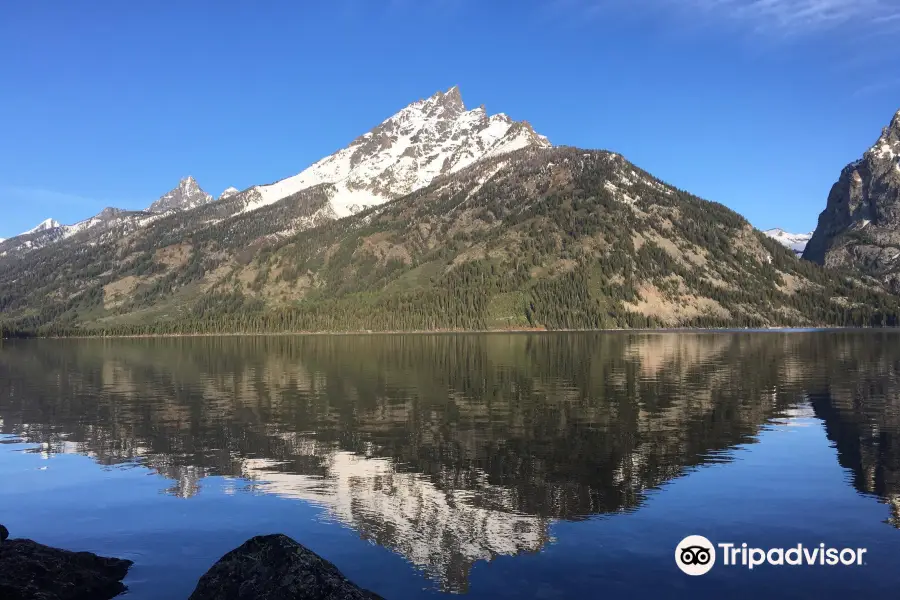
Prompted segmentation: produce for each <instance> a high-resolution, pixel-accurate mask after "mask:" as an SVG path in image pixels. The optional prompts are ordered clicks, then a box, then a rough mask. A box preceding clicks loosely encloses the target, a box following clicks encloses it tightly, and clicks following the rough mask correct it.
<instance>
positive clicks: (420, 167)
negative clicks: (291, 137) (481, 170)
mask: <svg viewBox="0 0 900 600" xmlns="http://www.w3.org/2000/svg"><path fill="white" fill-rule="evenodd" d="M526 146H536V147H549V146H550V142H549V141H548V140H547V138H546V137H544V136H542V135H538V134H537V133H535V132H534V130H533V129H532V128H531V126H530V125H528V123H525V122H516V121H513V120H512V119H510V118H509V117H507V116H506V115H505V114H502V113H500V114H496V115H492V116H488V114H487V113H486V111H485V109H484V107H479V108H476V109H473V110H466V107H465V105H464V104H463V101H462V97H461V95H460V93H459V89H458V88H456V87H453V88H450V89H449V90H447V92H438V93H437V94H435V95H433V96H431V97H430V98H427V99H425V100H419V101H418V102H414V103H413V104H410V105H409V106H407V107H406V108H404V109H403V110H401V111H400V112H398V113H397V114H395V115H394V116H392V117H390V118H389V119H387V120H386V121H384V122H383V123H381V125H379V126H378V127H376V128H375V129H373V130H372V131H370V132H368V133H366V134H365V135H363V136H361V137H359V138H357V139H356V140H355V141H353V142H352V143H351V144H350V145H349V146H347V147H346V148H344V149H342V150H339V151H338V152H336V153H334V154H332V155H330V156H327V157H325V158H323V159H322V160H320V161H318V162H316V163H315V164H313V165H312V166H310V167H309V168H307V169H306V170H304V171H303V172H301V173H300V174H298V175H294V176H293V177H288V178H287V179H282V180H281V181H278V182H276V183H273V184H269V185H261V186H256V187H254V188H251V190H250V191H249V193H248V194H247V197H246V200H247V203H246V204H245V206H244V209H243V211H242V212H249V211H252V210H256V209H257V208H260V207H262V206H266V205H269V204H273V203H275V202H278V201H279V200H281V199H283V198H286V197H288V196H290V195H292V194H295V193H297V192H299V191H301V190H304V189H307V188H310V187H313V186H316V185H321V184H325V183H328V184H332V185H333V186H334V188H333V191H332V192H331V194H332V197H331V208H332V210H333V212H334V214H335V215H336V216H337V217H344V216H347V215H349V214H352V213H353V212H355V211H356V210H359V209H361V208H365V207H366V206H374V205H377V204H382V203H384V202H386V201H388V200H390V199H392V198H396V197H399V196H402V195H404V194H408V193H410V192H412V191H415V190H417V189H419V188H422V187H425V186H427V185H428V184H430V183H431V182H432V181H433V180H434V178H435V177H437V176H438V175H442V174H446V173H454V172H456V171H459V170H461V169H463V168H465V167H467V166H469V165H471V164H473V163H474V162H476V161H478V160H480V159H482V158H486V157H489V156H496V155H498V154H503V153H507V152H512V151H514V150H518V149H520V148H524V147H526Z"/></svg>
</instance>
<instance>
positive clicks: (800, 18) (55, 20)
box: [0, 0, 900, 237]
mask: <svg viewBox="0 0 900 600" xmlns="http://www.w3.org/2000/svg"><path fill="white" fill-rule="evenodd" d="M263 5H264V6H263ZM898 33H900V3H897V2H896V1H895V0H545V1H537V0H517V1H505V0H495V1H490V2H489V1H486V0H383V1H378V0H329V1H322V2H315V1H304V2H293V1H292V2H287V1H283V2H276V1H272V2H245V1H241V2H238V1H226V0H221V1H216V2H214V1H208V2H192V1H188V0H184V1H181V2H168V1H159V2H153V3H148V2H143V3H134V2H119V1H111V0H107V1H102V0H98V1H94V2H90V3H82V2H70V1H68V0H66V1H63V0H56V1H53V0H47V1H43V2H11V3H7V4H6V5H5V6H4V8H3V10H2V17H0V55H2V56H4V57H7V58H6V60H3V61H0V81H2V82H3V85H2V90H3V91H2V93H0V111H2V114H3V115H4V119H3V121H2V128H0V237H8V236H10V235H14V234H17V233H19V232H21V231H23V230H25V229H28V228H30V227H31V226H33V225H34V224H36V223H37V222H39V221H41V220H43V219H45V218H47V217H53V218H56V219H57V220H59V221H62V222H66V223H71V222H75V221H78V220H80V219H82V218H86V217H88V216H90V215H93V214H95V213H97V212H98V211H99V210H100V209H102V208H103V207H104V206H108V205H112V206H117V207H122V208H140V207H144V206H147V205H149V204H150V202H152V201H153V200H154V199H156V198H157V197H159V196H160V195H161V194H163V193H164V192H166V191H167V190H169V189H170V188H172V187H174V186H175V185H176V184H177V182H178V180H179V179H180V178H181V177H183V176H186V175H193V176H194V177H196V178H197V180H198V181H199V183H200V185H201V186H202V187H203V188H204V189H206V190H207V191H208V192H210V193H212V194H215V195H218V194H219V193H220V192H221V191H222V190H223V189H224V188H226V187H228V186H232V185H233V186H235V187H238V188H245V187H248V186H250V185H253V184H257V183H267V182H271V181H275V180H278V179H281V178H283V177H287V176H289V175H292V174H295V173H297V172H299V171H301V170H302V169H303V168H305V167H306V166H308V165H309V164H310V163H312V162H314V161H316V160H318V159H319V158H321V157H323V156H325V155H327V154H330V153H331V152H333V151H334V150H336V149H338V148H340V147H343V146H345V145H346V144H347V143H349V142H350V141H351V140H352V139H353V138H355V137H356V136H357V135H360V134H362V133H364V132H365V131H367V130H368V129H370V128H371V127H373V126H375V125H377V124H378V123H380V122H381V121H382V120H384V119H385V118H387V117H389V116H390V115H392V114H393V113H395V112H396V111H397V110H399V109H400V108H402V107H403V106H405V105H407V104H409V103H410V102H412V101H415V100H417V99H419V98H423V97H426V96H429V95H431V94H432V93H433V92H435V91H437V90H443V89H447V88H449V87H451V86H452V85H459V86H460V88H461V90H462V94H463V98H464V100H465V101H466V103H467V105H469V106H470V107H474V106H478V105H480V104H484V105H486V107H487V109H488V111H489V112H505V113H507V114H509V115H510V116H511V117H513V118H515V119H519V120H522V119H524V120H528V121H530V122H531V123H532V124H533V125H534V127H535V129H536V130H538V131H539V132H540V133H543V134H544V135H546V136H548V137H549V138H550V140H551V141H552V142H554V143H556V144H565V145H574V146H580V147H585V148H602V149H609V150H613V151H616V152H620V153H622V154H624V155H625V156H626V157H627V158H628V159H630V160H632V161H633V162H634V163H636V164H637V165H638V166H640V167H642V168H644V169H646V170H648V171H650V172H651V173H653V174H655V175H657V176H658V177H660V178H662V179H664V180H666V181H668V182H670V183H672V184H675V185H677V186H678V187H681V188H684V189H687V190H689V191H691V192H693V193H695V194H698V195H700V196H703V197H705V198H709V199H712V200H717V201H719V202H722V203H724V204H726V205H728V206H730V207H731V208H733V209H735V210H737V211H738V212H740V213H742V214H744V215H745V216H746V217H747V218H748V219H750V221H751V222H752V223H754V224H755V225H757V226H759V227H762V228H767V227H773V226H782V227H785V228H786V229H789V230H795V231H804V230H810V229H812V228H813V227H814V225H815V222H816V218H817V216H818V213H819V212H820V211H821V210H822V208H824V205H825V199H826V196H827V193H828V190H829V188H830V187H831V184H832V183H833V182H834V180H835V179H836V178H837V176H838V174H839V172H840V169H841V168H842V167H843V166H844V165H845V164H846V163H848V162H850V161H851V160H854V159H856V158H858V157H859V155H860V154H861V153H862V152H863V151H864V150H865V149H866V148H868V147H869V146H870V145H871V144H872V143H873V142H874V141H875V139H877V137H878V135H879V133H880V129H881V127H883V126H885V125H886V124H887V123H888V121H889V120H890V118H891V117H892V115H893V114H894V113H895V112H896V111H897V109H898V108H900V44H898V43H897V39H898Z"/></svg>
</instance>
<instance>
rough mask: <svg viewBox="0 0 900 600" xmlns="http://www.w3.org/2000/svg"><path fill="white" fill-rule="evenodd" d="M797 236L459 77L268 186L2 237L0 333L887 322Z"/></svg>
mask: <svg viewBox="0 0 900 600" xmlns="http://www.w3.org/2000/svg"><path fill="white" fill-rule="evenodd" d="M893 135H894V134H891V133H889V132H886V133H885V136H886V137H885V138H884V139H885V140H887V142H885V143H888V145H889V147H893V146H890V144H893V143H894V142H892V141H891V140H893V139H894V137H896V136H894V137H891V136H893ZM878 156H879V157H882V156H887V151H885V150H878ZM873 160H874V159H873ZM879 160H880V158H879ZM879 165H880V163H879ZM879 181H881V179H879ZM879 185H880V184H879ZM879 190H880V188H879ZM821 227H822V219H820V229H821ZM816 236H819V237H820V238H821V236H822V234H821V233H820V232H819V229H817V232H816V234H814V235H813V238H812V241H809V244H810V247H812V245H813V241H815V240H816ZM807 239H808V236H805V235H797V234H789V233H786V232H784V231H782V230H769V231H767V232H765V233H763V232H760V231H758V230H756V229H754V228H753V227H752V226H751V225H750V224H749V223H747V221H746V220H745V219H743V218H742V217H741V216H740V215H738V214H737V213H734V212H733V211H731V210H729V209H727V208H726V207H724V206H722V205H720V204H716V203H713V202H707V201H705V200H701V199H699V198H697V197H695V196H692V195H691V194H689V193H687V192H684V191H682V190H678V189H676V188H674V187H672V186H670V185H668V184H666V183H665V182H663V181H660V180H658V179H656V178H655V177H653V176H652V175H650V174H649V173H647V172H645V171H642V170H641V169H640V168H638V167H637V166H635V165H633V164H631V163H630V162H628V161H627V160H625V159H624V158H623V157H622V156H620V155H618V154H615V153H610V152H605V151H598V150H582V149H577V148H568V147H554V146H552V145H551V144H550V142H549V141H548V140H547V138H546V137H544V136H542V135H540V134H538V133H536V132H535V131H534V129H533V128H532V127H531V126H530V125H529V124H528V123H527V122H524V121H514V120H512V119H511V118H509V117H507V116H506V115H504V114H496V115H492V116H491V115H488V113H487V112H486V110H485V109H484V108H483V107H480V108H476V109H474V110H468V109H467V108H466V107H465V105H464V104H463V101H462V97H461V95H460V91H459V89H458V88H455V87H454V88H451V89H450V90H448V91H446V92H438V93H436V94H435V95H433V96H431V97H430V98H427V99H424V100H419V101H417V102H414V103H412V104H410V105H409V106H407V107H406V108H404V109H403V110H401V111H400V112H398V113H397V114H395V115H394V116H392V117H390V118H388V119H387V120H385V121H384V122H382V123H381V124H380V125H378V126H376V127H375V128H374V129H372V130H371V131H369V132H368V133H366V134H364V135H362V136H360V137H358V138H357V139H356V140H354V141H353V142H351V143H350V144H349V145H348V146H347V147H346V148H344V149H342V150H339V151H337V152H335V153H334V154H332V155H330V156H327V157H325V158H323V159H322V160H320V161H318V162H316V163H315V164H313V165H312V166H310V167H309V168H307V169H305V170H303V171H301V172H300V173H299V174H297V175H294V176H291V177H288V178H286V179H283V180H281V181H278V182H276V183H272V184H265V185H257V186H252V187H250V188H248V189H245V190H243V191H238V190H236V189H235V188H229V189H227V190H225V191H224V192H223V193H222V194H221V195H220V196H219V198H218V199H214V198H213V196H212V195H210V194H208V193H206V192H205V191H203V189H202V188H200V186H199V184H198V183H197V181H195V180H194V179H193V178H192V177H187V178H185V179H183V180H182V181H181V182H180V183H179V185H178V186H177V187H176V188H174V189H173V190H171V191H170V192H168V193H166V194H164V195H163V196H162V197H160V199H159V200H157V201H156V202H153V203H152V204H151V205H150V206H149V207H148V208H147V209H146V210H139V211H129V210H121V209H116V208H106V209H104V210H103V211H101V212H100V213H99V214H97V215H95V216H94V217H91V218H90V219H86V220H85V221H82V222H80V223H76V224H74V225H59V224H58V223H56V222H55V221H52V220H51V221H46V222H44V223H42V224H41V226H39V227H38V228H35V229H34V230H31V231H29V232H26V233H25V234H23V235H21V236H17V237H15V238H11V239H9V240H5V241H2V242H0V312H2V319H0V325H2V326H3V327H5V328H6V329H11V330H16V331H42V332H49V331H55V332H66V333H69V332H97V333H99V332H106V333H148V332H189V331H198V332H206V331H237V330H239V331H284V330H293V331H298V330H303V331H310V330H410V329H416V330H434V329H493V328H551V329H558V328H606V327H654V326H738V327H741V326H770V325H804V326H806V325H843V324H857V325H863V324H865V325H869V324H881V323H892V322H894V320H895V319H896V315H897V313H898V298H897V297H895V296H893V295H890V294H888V293H886V292H885V291H884V290H883V289H882V288H881V286H880V284H879V279H877V277H878V276H879V274H878V273H877V272H872V273H871V275H874V276H875V277H872V276H870V272H869V271H866V270H863V271H859V270H848V269H844V270H840V269H838V270H833V269H831V270H830V269H824V268H822V267H820V266H817V265H815V264H812V263H811V262H809V261H801V260H798V259H797V257H796V254H798V253H800V252H804V250H803V245H804V244H805V243H806V241H807ZM785 246H787V248H785ZM810 247H807V248H806V250H805V254H806V255H811V251H810ZM849 266H853V265H849Z"/></svg>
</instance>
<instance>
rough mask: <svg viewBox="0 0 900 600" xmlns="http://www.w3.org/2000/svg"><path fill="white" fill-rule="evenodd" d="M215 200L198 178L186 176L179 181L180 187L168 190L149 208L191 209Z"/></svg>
mask: <svg viewBox="0 0 900 600" xmlns="http://www.w3.org/2000/svg"><path fill="white" fill-rule="evenodd" d="M213 200H215V199H214V198H213V197H212V196H211V195H210V194H207V193H206V192H204V191H203V190H202V189H201V188H200V185H199V184H198V183H197V180H196V179H194V178H193V177H185V178H184V179H182V180H181V181H180V182H179V183H178V187H176V188H175V189H173V190H171V191H169V192H167V193H166V194H164V195H163V196H162V197H160V199H159V200H157V201H156V202H154V203H153V204H151V205H150V207H149V208H148V209H147V210H148V211H150V212H165V211H167V210H190V209H192V208H197V207H198V206H202V205H204V204H208V203H210V202H212V201H213Z"/></svg>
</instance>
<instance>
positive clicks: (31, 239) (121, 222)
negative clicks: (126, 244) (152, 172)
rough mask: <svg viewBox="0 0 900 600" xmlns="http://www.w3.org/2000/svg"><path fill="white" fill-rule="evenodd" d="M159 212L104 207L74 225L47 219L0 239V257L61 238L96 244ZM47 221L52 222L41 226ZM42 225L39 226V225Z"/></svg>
mask: <svg viewBox="0 0 900 600" xmlns="http://www.w3.org/2000/svg"><path fill="white" fill-rule="evenodd" d="M160 216H162V215H160V214H153V213H149V212H145V211H129V210H123V209H119V208H113V207H107V208H104V209H103V210H102V211H100V212H99V213H97V214H96V215H94V216H93V217H91V218H89V219H85V220H83V221H79V222H78V223H75V224H74V225H60V224H59V223H58V222H57V221H52V220H51V219H48V220H47V221H44V222H43V223H42V224H41V225H39V226H38V227H37V228H35V229H32V230H31V231H29V232H26V233H23V234H21V235H18V236H15V237H12V238H9V239H6V240H0V258H3V257H9V258H11V257H18V258H21V257H22V256H24V255H25V254H28V253H31V252H34V251H35V250H39V249H41V248H45V247H47V246H50V245H55V244H56V243H58V242H62V241H66V240H69V241H72V242H73V243H75V244H76V245H78V244H89V245H90V244H93V245H96V244H98V243H100V242H102V241H112V240H114V239H118V238H120V237H122V236H125V235H128V234H130V233H131V232H133V231H134V230H135V229H137V228H139V227H143V226H144V225H147V224H149V223H152V222H153V221H155V220H156V219H158V218H159V217H160ZM45 223H51V224H52V226H43V225H44V224H45ZM42 226H43V227H42Z"/></svg>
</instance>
